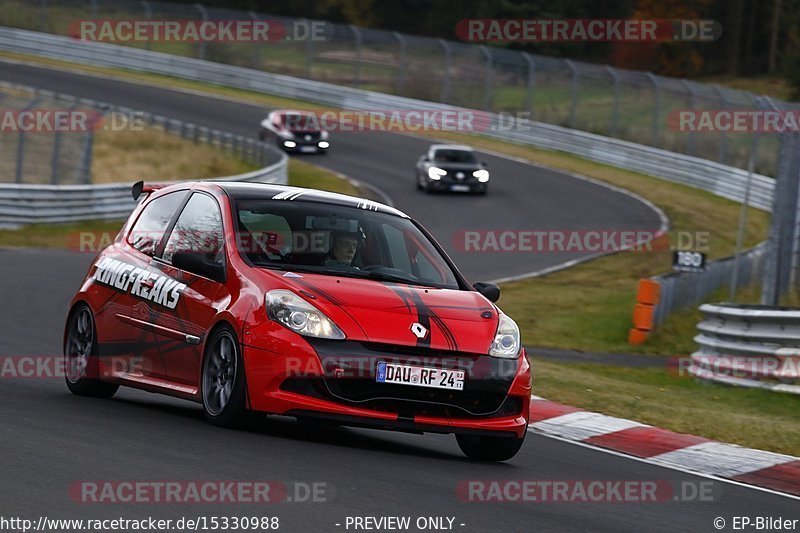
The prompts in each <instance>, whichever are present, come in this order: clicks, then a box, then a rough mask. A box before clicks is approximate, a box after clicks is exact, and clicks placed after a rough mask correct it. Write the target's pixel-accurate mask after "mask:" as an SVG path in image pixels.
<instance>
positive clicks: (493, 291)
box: [472, 281, 500, 302]
mask: <svg viewBox="0 0 800 533" xmlns="http://www.w3.org/2000/svg"><path fill="white" fill-rule="evenodd" d="M472 287H473V288H474V289H475V290H476V291H478V292H479V293H481V294H483V295H484V296H486V298H487V299H488V300H489V301H490V302H496V301H497V300H499V299H500V287H498V286H497V285H494V284H493V283H484V282H482V281H479V282H477V283H474V284H473V285H472Z"/></svg>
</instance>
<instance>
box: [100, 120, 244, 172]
mask: <svg viewBox="0 0 800 533" xmlns="http://www.w3.org/2000/svg"><path fill="white" fill-rule="evenodd" d="M256 168H257V167H256V166H255V165H249V164H247V163H245V162H243V161H241V160H240V159H238V158H235V157H233V156H232V155H231V154H229V153H227V152H226V151H224V150H222V149H221V148H217V147H212V146H209V145H208V144H205V143H198V144H195V143H193V142H191V141H188V140H186V139H182V138H181V137H178V136H177V135H172V134H169V133H165V132H163V131H161V130H158V129H154V128H145V129H144V130H141V131H133V130H125V131H99V132H98V133H97V134H96V135H95V140H94V149H93V157H92V183H119V182H126V181H136V180H137V179H140V178H141V179H145V180H147V179H150V180H153V179H155V178H156V177H157V179H158V180H159V181H175V180H179V179H184V180H185V179H204V178H213V177H220V176H233V175H235V174H244V173H245V172H250V171H252V170H256Z"/></svg>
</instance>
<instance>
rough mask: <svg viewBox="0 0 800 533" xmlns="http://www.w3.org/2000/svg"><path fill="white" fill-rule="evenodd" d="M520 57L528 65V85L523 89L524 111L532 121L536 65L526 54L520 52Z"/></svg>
mask: <svg viewBox="0 0 800 533" xmlns="http://www.w3.org/2000/svg"><path fill="white" fill-rule="evenodd" d="M522 57H524V58H525V62H526V63H528V83H527V86H526V88H525V109H527V110H528V116H529V117H530V119H531V120H533V91H534V90H535V88H536V63H535V62H534V61H533V57H532V56H531V55H530V54H529V53H528V52H522Z"/></svg>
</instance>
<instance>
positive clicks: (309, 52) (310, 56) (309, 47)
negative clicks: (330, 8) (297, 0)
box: [300, 19, 314, 79]
mask: <svg viewBox="0 0 800 533" xmlns="http://www.w3.org/2000/svg"><path fill="white" fill-rule="evenodd" d="M300 21H301V22H304V23H305V24H306V25H307V27H308V28H310V27H311V21H309V20H308V19H300ZM304 48H305V52H306V78H308V79H312V77H311V70H312V68H313V66H314V39H312V38H311V37H310V36H309V38H308V39H306V42H305V47H304Z"/></svg>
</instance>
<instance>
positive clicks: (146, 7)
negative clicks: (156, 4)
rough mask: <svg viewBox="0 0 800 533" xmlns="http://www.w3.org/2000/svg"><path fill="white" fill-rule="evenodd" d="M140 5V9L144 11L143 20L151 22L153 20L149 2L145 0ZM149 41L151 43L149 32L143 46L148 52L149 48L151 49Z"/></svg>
mask: <svg viewBox="0 0 800 533" xmlns="http://www.w3.org/2000/svg"><path fill="white" fill-rule="evenodd" d="M140 3H141V4H142V8H143V9H144V18H145V19H147V20H148V21H149V20H152V19H153V8H152V7H150V2H148V1H147V0H141V2H140ZM150 41H151V36H150V32H149V31H148V32H147V42H146V43H145V45H144V46H145V49H147V50H150V47H151V44H150Z"/></svg>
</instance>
